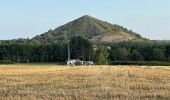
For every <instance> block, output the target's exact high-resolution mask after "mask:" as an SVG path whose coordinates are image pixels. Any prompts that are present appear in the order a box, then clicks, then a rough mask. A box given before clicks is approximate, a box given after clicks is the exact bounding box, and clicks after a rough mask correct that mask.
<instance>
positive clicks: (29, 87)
mask: <svg viewBox="0 0 170 100" xmlns="http://www.w3.org/2000/svg"><path fill="white" fill-rule="evenodd" d="M0 100H170V67H163V66H157V67H149V66H75V67H66V66H59V65H0Z"/></svg>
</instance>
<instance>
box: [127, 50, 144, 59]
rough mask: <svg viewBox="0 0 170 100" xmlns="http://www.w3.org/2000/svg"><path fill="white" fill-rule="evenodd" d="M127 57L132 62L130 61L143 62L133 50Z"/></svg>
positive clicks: (140, 56) (139, 55)
mask: <svg viewBox="0 0 170 100" xmlns="http://www.w3.org/2000/svg"><path fill="white" fill-rule="evenodd" d="M129 56H130V60H132V61H142V60H144V58H143V56H142V55H141V54H140V53H139V52H138V51H137V50H133V51H132V53H131V54H130V55H129Z"/></svg>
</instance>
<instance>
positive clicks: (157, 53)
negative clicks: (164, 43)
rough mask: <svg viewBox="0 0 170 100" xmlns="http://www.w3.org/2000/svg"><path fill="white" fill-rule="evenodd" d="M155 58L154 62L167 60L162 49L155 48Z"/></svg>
mask: <svg viewBox="0 0 170 100" xmlns="http://www.w3.org/2000/svg"><path fill="white" fill-rule="evenodd" d="M153 57H154V60H158V61H163V60H164V59H165V53H164V51H163V50H162V49H160V48H154V49H153Z"/></svg>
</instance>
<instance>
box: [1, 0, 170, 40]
mask: <svg viewBox="0 0 170 100" xmlns="http://www.w3.org/2000/svg"><path fill="white" fill-rule="evenodd" d="M169 4H170V1H169V0H142V1H136V0H119V1H117V0H107V1H104V0H102V1H98V0H93V1H91V0H86V1H82V0H81V1H80V0H71V1H68V0H62V1H56V0H48V1H41V0H36V1H35V0H27V1H26V0H25V1H21V0H17V1H9V0H5V1H1V2H0V12H1V16H0V22H1V23H0V40H1V39H13V38H27V37H28V38H32V37H34V36H36V35H40V34H42V33H44V32H46V31H48V30H49V29H54V28H56V27H58V26H60V25H64V24H65V23H67V22H69V21H72V20H74V19H76V18H79V17H81V16H83V15H90V16H93V17H95V18H98V19H101V20H104V21H107V22H110V23H112V24H119V25H122V26H124V27H126V28H128V29H132V30H133V31H134V32H137V33H139V34H140V35H142V36H143V37H145V38H149V39H161V40H163V39H166V40H170V28H169V27H168V26H170V13H168V12H169V11H170V7H169Z"/></svg>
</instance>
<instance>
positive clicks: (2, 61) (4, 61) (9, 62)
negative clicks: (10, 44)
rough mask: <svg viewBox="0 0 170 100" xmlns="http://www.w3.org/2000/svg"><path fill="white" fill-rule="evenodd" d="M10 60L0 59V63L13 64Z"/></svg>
mask: <svg viewBox="0 0 170 100" xmlns="http://www.w3.org/2000/svg"><path fill="white" fill-rule="evenodd" d="M13 63H14V62H13V61H12V60H0V64H13Z"/></svg>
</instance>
